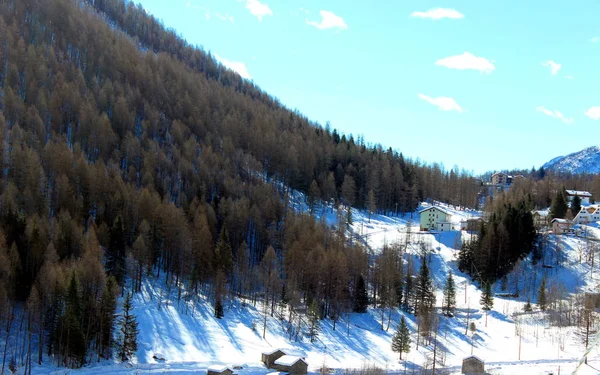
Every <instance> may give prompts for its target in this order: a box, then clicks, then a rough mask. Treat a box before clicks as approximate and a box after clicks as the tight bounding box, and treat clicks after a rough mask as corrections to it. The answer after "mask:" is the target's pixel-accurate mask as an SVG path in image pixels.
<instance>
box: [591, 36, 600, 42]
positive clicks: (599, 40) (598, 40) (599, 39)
mask: <svg viewBox="0 0 600 375" xmlns="http://www.w3.org/2000/svg"><path fill="white" fill-rule="evenodd" d="M590 42H592V43H598V42H600V36H595V37H593V38H592V39H590Z"/></svg>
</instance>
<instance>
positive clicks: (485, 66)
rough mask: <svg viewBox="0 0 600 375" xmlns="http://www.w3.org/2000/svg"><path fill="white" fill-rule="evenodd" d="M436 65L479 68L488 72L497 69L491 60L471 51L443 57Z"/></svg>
mask: <svg viewBox="0 0 600 375" xmlns="http://www.w3.org/2000/svg"><path fill="white" fill-rule="evenodd" d="M435 65H439V66H444V67H446V68H448V69H458V70H478V71H480V72H482V73H488V74H489V73H491V72H493V71H494V69H496V67H495V66H494V64H493V63H492V62H491V61H490V60H488V59H486V58H484V57H477V56H475V55H473V54H472V53H469V52H465V53H463V54H462V55H457V56H450V57H446V58H443V59H441V60H438V61H436V62H435Z"/></svg>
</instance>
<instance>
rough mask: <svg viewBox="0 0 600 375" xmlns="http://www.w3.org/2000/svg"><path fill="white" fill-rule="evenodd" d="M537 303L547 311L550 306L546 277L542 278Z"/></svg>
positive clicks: (541, 308) (542, 309)
mask: <svg viewBox="0 0 600 375" xmlns="http://www.w3.org/2000/svg"><path fill="white" fill-rule="evenodd" d="M537 304H538V306H539V308H540V310H541V311H545V310H546V308H547V307H548V300H547V299H546V278H543V279H542V283H541V284H540V289H538V295H537Z"/></svg>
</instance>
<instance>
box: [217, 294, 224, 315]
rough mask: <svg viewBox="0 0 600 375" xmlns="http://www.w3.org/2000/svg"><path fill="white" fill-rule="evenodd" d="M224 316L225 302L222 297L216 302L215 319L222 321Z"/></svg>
mask: <svg viewBox="0 0 600 375" xmlns="http://www.w3.org/2000/svg"><path fill="white" fill-rule="evenodd" d="M223 316H224V312H223V301H222V299H221V297H220V296H218V297H217V301H216V302H215V318H217V319H221V318H223Z"/></svg>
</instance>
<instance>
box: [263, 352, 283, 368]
mask: <svg viewBox="0 0 600 375" xmlns="http://www.w3.org/2000/svg"><path fill="white" fill-rule="evenodd" d="M284 355H286V354H285V353H284V352H283V350H281V349H273V350H270V351H266V352H263V353H262V356H261V360H262V362H263V363H264V364H265V366H267V368H272V367H273V364H274V363H275V361H276V360H278V359H279V358H281V357H283V356H284Z"/></svg>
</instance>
